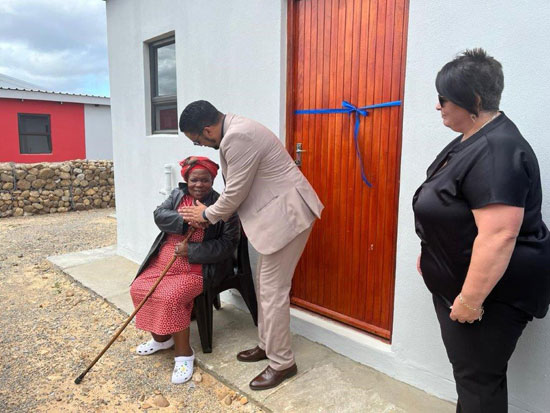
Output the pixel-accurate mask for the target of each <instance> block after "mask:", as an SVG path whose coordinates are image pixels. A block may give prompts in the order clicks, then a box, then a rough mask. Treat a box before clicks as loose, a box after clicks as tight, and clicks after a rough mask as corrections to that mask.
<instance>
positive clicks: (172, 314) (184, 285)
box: [130, 195, 204, 335]
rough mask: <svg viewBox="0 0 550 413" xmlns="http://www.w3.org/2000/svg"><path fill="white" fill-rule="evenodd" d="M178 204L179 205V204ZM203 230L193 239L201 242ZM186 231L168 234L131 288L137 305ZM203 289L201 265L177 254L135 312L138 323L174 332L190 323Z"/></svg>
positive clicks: (185, 202) (188, 201)
mask: <svg viewBox="0 0 550 413" xmlns="http://www.w3.org/2000/svg"><path fill="white" fill-rule="evenodd" d="M192 201H193V198H192V197H191V196H189V195H185V196H184V197H183V199H182V200H181V203H180V205H179V207H181V206H190V205H192ZM179 207H178V208H179ZM203 237H204V230H203V229H197V230H196V231H195V232H194V233H193V235H191V238H190V239H189V241H190V242H202V240H203ZM184 238H185V235H184V234H181V235H180V234H166V237H165V238H164V242H163V243H162V244H161V246H160V248H159V251H158V253H157V254H156V255H155V256H154V257H152V258H151V260H150V262H149V264H148V266H147V268H145V270H144V271H143V272H142V273H141V274H140V275H139V276H138V277H137V279H136V280H135V281H134V282H133V283H132V286H131V288H130V295H131V296H132V301H133V303H134V307H137V306H138V305H139V303H140V302H141V300H143V298H144V297H145V296H146V295H147V293H148V292H149V290H150V289H151V287H152V286H153V284H154V283H155V282H156V281H157V279H158V277H159V276H160V275H161V274H162V272H163V271H164V269H165V268H166V265H167V264H168V263H169V262H170V260H171V259H172V257H173V256H174V249H175V248H176V244H178V243H180V242H182V241H183V239H184ZM201 293H202V265H201V264H190V263H189V260H188V259H187V257H178V258H176V260H175V261H174V264H172V267H171V268H170V270H169V271H168V273H167V274H166V275H165V276H164V278H163V279H162V281H161V282H160V284H159V285H158V286H157V288H156V289H155V291H154V292H153V294H152V295H151V296H150V297H149V298H148V299H147V301H146V302H145V304H144V305H143V307H142V308H141V309H140V310H139V311H138V313H137V314H136V327H137V328H139V329H141V330H146V331H150V332H152V333H155V334H158V335H167V334H172V333H175V332H178V331H181V330H184V329H186V328H187V327H189V324H190V323H191V311H192V310H193V300H194V299H195V297H196V296H198V295H200V294H201Z"/></svg>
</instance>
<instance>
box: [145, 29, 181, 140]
mask: <svg viewBox="0 0 550 413" xmlns="http://www.w3.org/2000/svg"><path fill="white" fill-rule="evenodd" d="M149 57H150V59H151V60H150V68H151V126H152V128H151V129H152V131H153V133H155V132H156V133H158V132H163V133H177V132H178V109H177V99H176V40H175V37H174V36H172V37H169V38H166V39H162V40H159V41H156V42H154V43H151V44H150V45H149Z"/></svg>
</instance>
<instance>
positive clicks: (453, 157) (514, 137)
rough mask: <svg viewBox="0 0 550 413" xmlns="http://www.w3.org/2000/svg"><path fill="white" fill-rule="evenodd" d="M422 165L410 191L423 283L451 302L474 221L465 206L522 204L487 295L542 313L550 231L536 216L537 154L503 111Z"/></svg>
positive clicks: (549, 279)
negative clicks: (510, 245) (507, 256)
mask: <svg viewBox="0 0 550 413" xmlns="http://www.w3.org/2000/svg"><path fill="white" fill-rule="evenodd" d="M461 138H462V135H461V136H459V137H457V138H456V139H454V140H453V141H452V142H451V143H450V144H449V145H447V147H446V148H445V149H443V151H442V152H441V153H440V154H439V155H438V156H437V158H436V159H435V161H434V162H433V163H432V164H431V165H430V167H429V168H428V172H427V179H426V181H425V182H424V183H423V184H422V185H421V186H420V188H418V190H417V191H416V193H415V194H414V198H413V209H414V214H415V222H416V233H417V234H418V236H419V237H420V240H421V245H422V258H421V263H420V266H421V269H422V275H423V278H424V281H425V283H426V286H427V287H428V289H429V290H430V291H431V292H432V293H434V294H437V295H439V296H441V297H443V298H444V299H445V300H446V301H448V302H449V303H452V302H453V301H454V299H455V298H456V296H457V295H458V294H459V293H460V290H461V289H462V284H463V283H464V280H465V278H466V274H467V272H468V267H469V265H470V258H471V255H472V246H473V243H474V239H475V237H476V236H477V227H476V224H475V221H474V216H473V214H472V209H478V208H482V207H484V206H487V205H490V204H505V205H511V206H517V207H522V208H524V218H523V223H522V225H521V229H520V232H519V236H518V238H517V242H516V246H515V248H514V252H513V253H512V257H511V260H510V264H509V265H508V268H507V269H506V272H505V273H504V275H503V277H502V278H501V280H500V281H499V282H498V284H497V285H496V286H495V288H494V289H493V291H492V292H491V293H490V294H489V296H488V297H487V300H497V301H502V302H505V303H508V304H510V305H513V306H515V307H518V308H520V309H522V310H524V311H526V312H528V313H529V314H531V315H533V316H535V317H544V315H545V314H546V312H547V311H548V304H549V302H550V234H549V232H548V228H547V227H546V225H545V224H544V222H543V221H542V216H541V203H542V190H541V184H540V172H539V166H538V162H537V158H536V156H535V153H534V152H533V149H532V148H531V146H530V145H529V144H528V143H527V141H526V140H525V139H524V138H523V137H522V136H521V134H520V132H519V130H518V129H517V127H516V125H514V123H513V122H512V121H511V120H510V119H508V118H507V117H506V116H505V115H504V113H502V114H501V115H500V116H499V117H497V118H496V119H495V120H493V121H492V122H490V123H488V124H487V125H486V126H484V127H483V128H481V129H480V130H479V131H477V132H476V133H475V134H474V135H472V136H471V137H470V138H468V139H466V140H465V141H464V142H461V141H460V140H461Z"/></svg>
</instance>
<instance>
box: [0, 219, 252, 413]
mask: <svg viewBox="0 0 550 413" xmlns="http://www.w3.org/2000/svg"><path fill="white" fill-rule="evenodd" d="M113 213H114V210H112V209H104V210H92V211H83V212H69V213H63V214H51V215H40V216H27V217H17V218H2V219H0V245H1V248H0V286H1V287H0V304H1V306H2V310H1V316H0V349H1V351H0V411H1V412H126V411H131V412H138V411H153V410H158V411H166V412H234V413H238V412H261V410H260V409H259V408H258V407H257V406H255V405H253V404H252V403H250V402H248V401H247V400H246V398H245V397H243V396H241V395H239V394H238V393H235V392H234V391H232V390H231V389H229V388H228V387H226V386H224V385H223V384H222V383H220V382H219V381H217V380H216V379H215V378H214V377H212V376H211V375H209V374H207V373H205V372H203V371H201V370H200V369H198V368H196V369H195V372H196V373H195V376H194V378H193V380H192V381H191V382H188V383H186V384H184V385H172V384H171V383H170V377H171V371H172V367H173V354H172V351H171V350H168V351H165V352H159V353H156V354H154V355H151V356H147V357H143V356H138V355H136V354H135V352H134V350H135V347H136V345H137V344H139V343H141V342H143V341H144V340H147V339H148V336H147V334H145V333H144V332H141V331H139V330H136V328H135V327H134V326H133V323H132V324H130V325H129V326H128V327H127V329H126V330H125V331H124V333H123V334H122V335H121V336H120V337H119V339H118V340H117V342H115V343H114V344H113V345H112V347H111V348H110V349H109V350H108V351H107V353H106V354H105V355H104V356H103V358H102V359H101V360H100V361H99V362H98V363H97V364H96V365H95V366H94V368H93V369H92V370H91V371H90V372H89V373H88V374H87V375H86V377H85V378H84V379H83V380H82V383H81V384H80V385H76V384H74V380H75V378H76V377H78V376H79V375H80V373H81V372H82V371H84V369H85V368H86V366H87V365H88V364H89V363H90V362H91V361H92V360H93V359H94V357H95V356H96V355H97V354H98V353H99V352H100V351H101V349H102V348H103V347H104V346H105V345H106V344H107V343H108V342H109V339H110V338H111V336H112V335H113V333H114V332H115V331H116V330H117V329H118V327H119V326H120V325H122V323H123V322H124V321H125V319H126V317H127V316H126V315H125V314H123V313H121V312H120V311H119V310H117V309H115V308H113V307H112V306H111V305H110V304H108V303H107V302H105V301H104V300H103V299H102V298H100V297H98V296H97V295H95V294H94V293H92V292H90V291H89V290H87V289H85V288H83V287H82V286H80V285H79V284H77V283H76V282H74V281H73V280H72V279H71V278H69V277H68V276H66V275H65V274H63V273H62V272H61V271H59V270H57V269H56V268H54V267H53V266H52V265H51V264H49V262H48V261H47V260H46V257H48V256H50V255H58V254H64V253H68V252H74V251H81V250H86V249H92V248H99V247H104V246H107V245H112V244H115V243H116V221H115V219H114V218H112V217H110V216H109V215H111V214H113ZM197 373H199V374H197ZM163 402H168V403H169V406H167V407H159V405H162V404H163Z"/></svg>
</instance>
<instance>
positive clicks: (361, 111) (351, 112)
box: [294, 100, 401, 187]
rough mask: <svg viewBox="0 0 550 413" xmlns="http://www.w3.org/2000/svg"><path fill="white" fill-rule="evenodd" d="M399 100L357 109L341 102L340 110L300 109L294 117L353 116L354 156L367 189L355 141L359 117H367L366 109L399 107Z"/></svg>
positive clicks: (369, 184)
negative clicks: (345, 114)
mask: <svg viewBox="0 0 550 413" xmlns="http://www.w3.org/2000/svg"><path fill="white" fill-rule="evenodd" d="M400 105H401V101H400V100H394V101H393V102H384V103H377V104H376V105H369V106H361V107H360V108H358V107H357V106H355V105H352V104H351V103H349V102H348V101H345V100H344V101H342V108H341V109H300V110H297V111H295V112H294V113H295V114H296V115H315V114H327V113H347V114H348V115H350V116H351V115H354V116H355V127H354V129H353V140H354V142H355V154H356V155H357V158H358V159H359V165H360V166H361V179H363V182H365V183H366V184H367V185H368V186H369V187H372V184H371V183H370V182H369V181H368V180H367V177H366V176H365V169H364V168H363V159H362V158H361V153H360V152H359V142H358V140H357V135H358V134H359V125H360V124H361V116H368V114H369V111H368V110H367V109H376V108H386V107H388V106H400Z"/></svg>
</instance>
